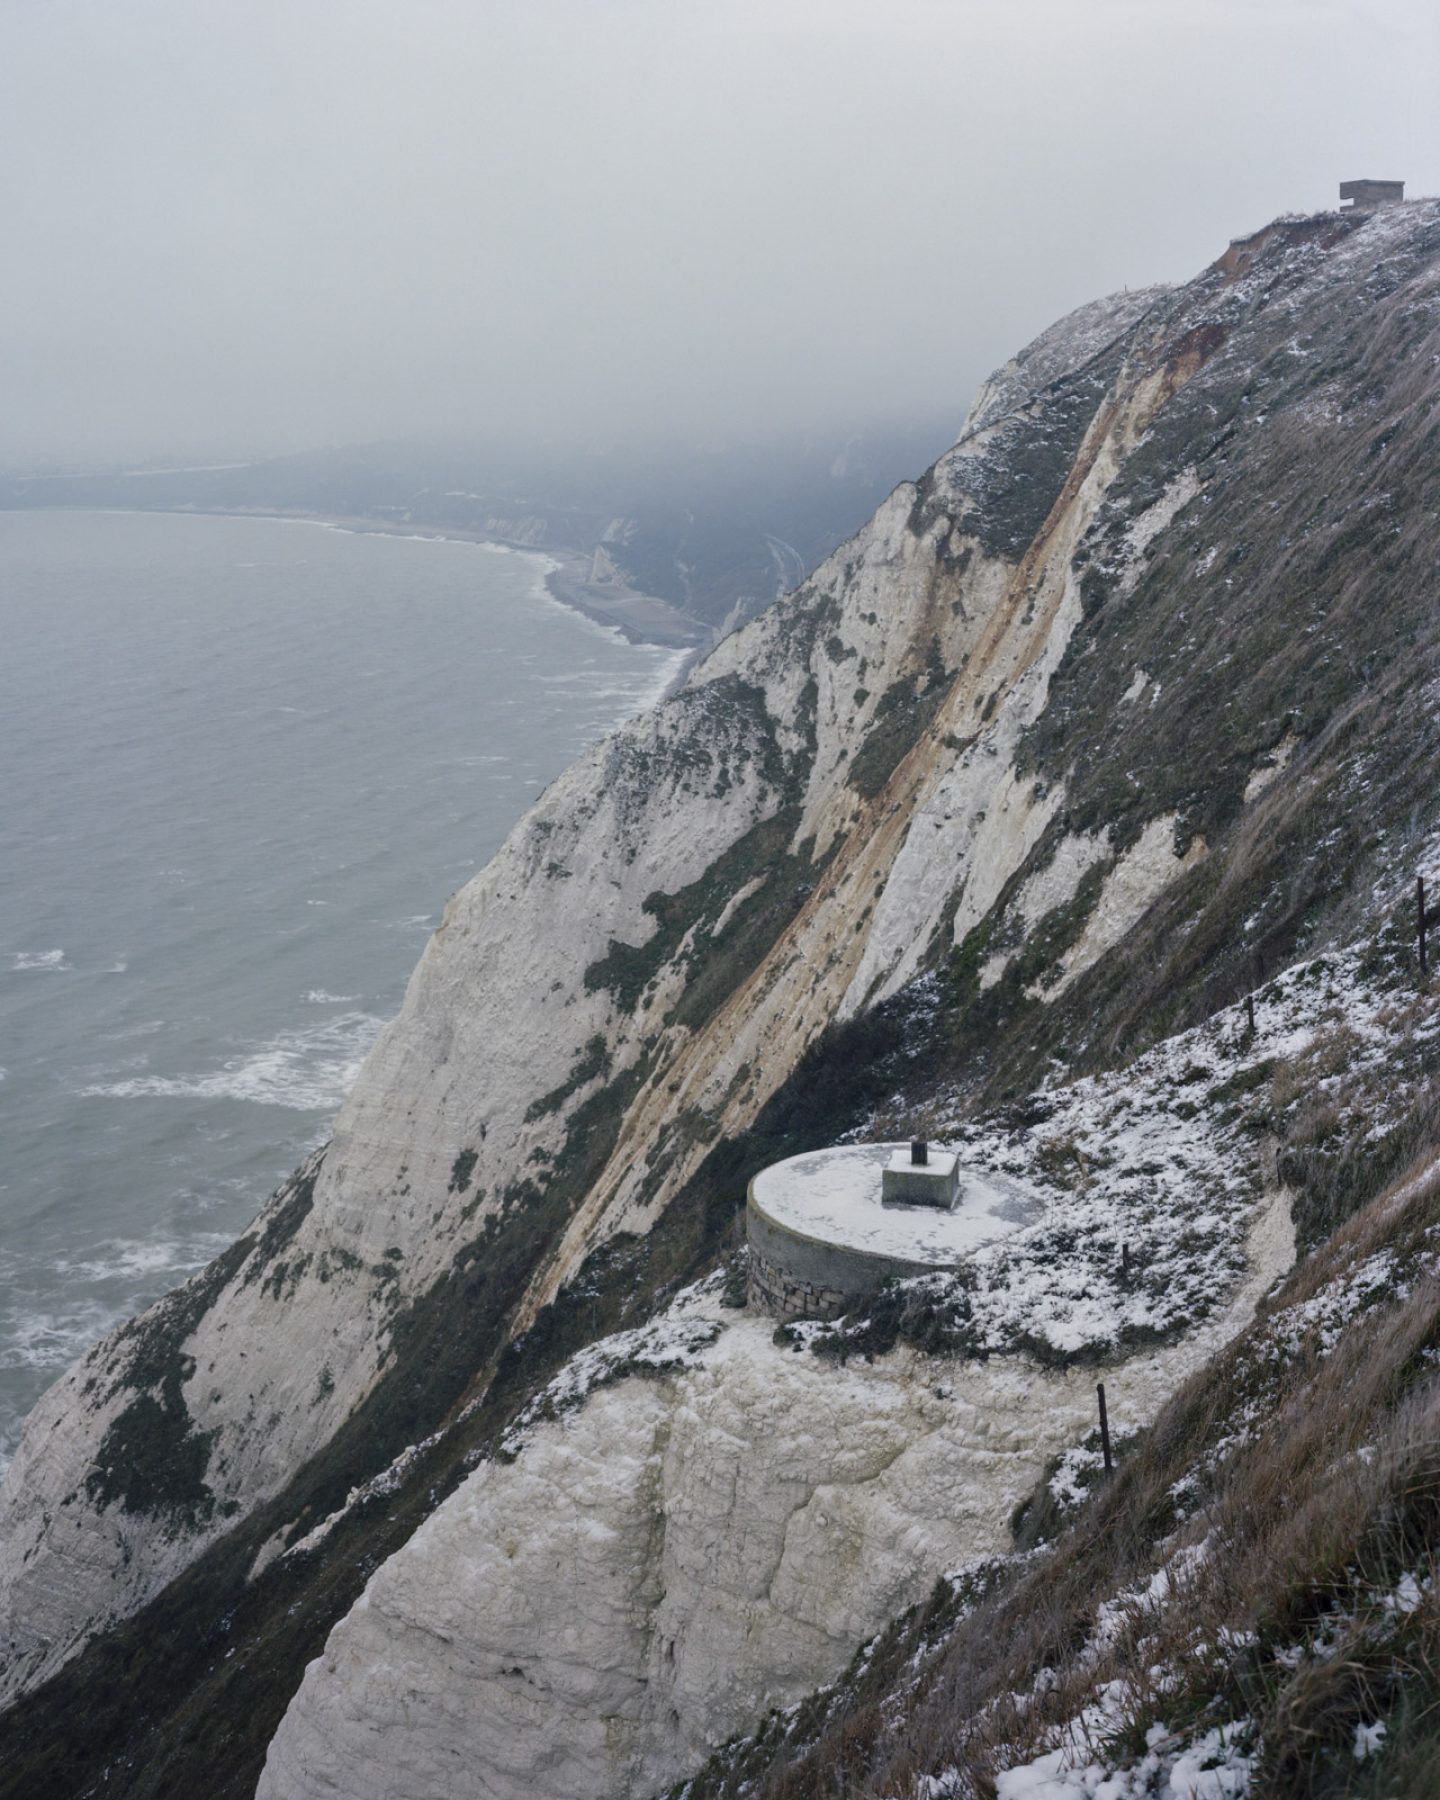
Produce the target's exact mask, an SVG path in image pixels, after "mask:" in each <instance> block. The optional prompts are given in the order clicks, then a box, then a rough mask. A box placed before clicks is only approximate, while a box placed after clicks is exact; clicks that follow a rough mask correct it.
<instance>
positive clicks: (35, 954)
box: [10, 950, 70, 974]
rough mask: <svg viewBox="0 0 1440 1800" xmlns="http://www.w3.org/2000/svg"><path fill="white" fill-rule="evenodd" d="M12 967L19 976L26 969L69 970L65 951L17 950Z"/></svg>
mask: <svg viewBox="0 0 1440 1800" xmlns="http://www.w3.org/2000/svg"><path fill="white" fill-rule="evenodd" d="M10 967H11V968H12V969H13V970H14V971H15V973H16V974H19V973H20V972H21V970H24V969H68V968H69V967H70V965H69V963H67V962H66V960H65V952H64V951H63V950H17V951H16V952H15V960H14V961H13V962H12V963H11V965H10Z"/></svg>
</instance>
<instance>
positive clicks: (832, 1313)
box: [745, 1195, 935, 1319]
mask: <svg viewBox="0 0 1440 1800" xmlns="http://www.w3.org/2000/svg"><path fill="white" fill-rule="evenodd" d="M877 1204H878V1202H877ZM745 1236H746V1238H747V1240H748V1242H749V1246H750V1270H749V1276H748V1280H747V1285H746V1303H747V1305H749V1306H750V1307H752V1308H753V1309H754V1310H755V1311H757V1312H764V1313H769V1314H770V1315H771V1317H772V1318H776V1319H834V1318H838V1317H839V1315H840V1314H841V1313H843V1312H846V1311H848V1309H849V1308H850V1307H851V1306H853V1305H854V1304H855V1302H856V1301H858V1300H863V1299H864V1298H865V1297H866V1296H867V1295H869V1294H873V1293H874V1291H875V1289H876V1288H878V1287H879V1286H880V1284H881V1282H882V1281H886V1280H888V1279H889V1278H890V1277H891V1276H892V1275H925V1274H929V1273H931V1272H932V1270H933V1268H934V1267H935V1265H934V1264H930V1263H910V1262H900V1261H898V1260H897V1259H896V1258H895V1257H891V1256H869V1255H867V1254H866V1253H865V1252H864V1251H863V1250H852V1249H848V1248H846V1247H844V1246H842V1245H839V1244H826V1243H822V1242H820V1240H819V1239H817V1238H807V1237H802V1236H801V1235H800V1234H799V1233H798V1232H794V1231H787V1230H786V1229H785V1227H784V1226H783V1225H777V1224H776V1223H775V1221H774V1220H773V1219H771V1218H769V1217H768V1216H767V1215H766V1214H765V1213H763V1212H761V1211H760V1209H759V1207H757V1206H756V1204H755V1200H754V1196H753V1195H752V1196H751V1198H750V1200H749V1202H748V1204H747V1205H746V1208H745Z"/></svg>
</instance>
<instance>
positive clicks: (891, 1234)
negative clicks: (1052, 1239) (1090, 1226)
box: [745, 1144, 1043, 1319]
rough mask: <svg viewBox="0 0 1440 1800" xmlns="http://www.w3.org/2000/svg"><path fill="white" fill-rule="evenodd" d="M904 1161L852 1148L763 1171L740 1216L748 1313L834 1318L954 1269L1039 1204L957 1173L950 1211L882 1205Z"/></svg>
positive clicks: (999, 1180)
mask: <svg viewBox="0 0 1440 1800" xmlns="http://www.w3.org/2000/svg"><path fill="white" fill-rule="evenodd" d="M931 1154H932V1156H937V1158H938V1157H939V1156H943V1153H936V1152H931ZM908 1157H909V1150H908V1146H906V1145H902V1144H849V1145H845V1146H843V1147H841V1148H838V1149H833V1150H810V1151H806V1152H805V1153H804V1154H803V1155H801V1156H791V1157H788V1158H787V1159H786V1161H784V1162H779V1163H772V1164H771V1165H770V1167H769V1168H768V1169H762V1170H761V1171H760V1173H759V1174H758V1175H757V1176H756V1177H755V1179H754V1180H753V1181H752V1182H751V1183H750V1193H749V1196H748V1200H747V1204H746V1208H745V1234H746V1237H747V1239H748V1241H749V1245H750V1273H749V1301H750V1304H751V1306H754V1307H757V1308H759V1309H760V1310H761V1311H763V1312H768V1313H772V1314H774V1316H775V1317H776V1318H781V1319H801V1318H809V1319H833V1318H835V1317H837V1316H838V1315H839V1314H840V1313H843V1312H845V1311H846V1310H847V1309H848V1308H849V1307H850V1306H852V1305H853V1304H854V1303H855V1302H856V1301H857V1300H861V1299H863V1298H865V1296H867V1295H868V1294H872V1293H873V1292H874V1291H875V1289H876V1288H877V1287H879V1286H880V1284H881V1282H882V1281H886V1280H888V1279H889V1278H890V1277H891V1276H895V1275H901V1276H904V1275H925V1274H929V1273H932V1272H933V1271H935V1270H937V1269H955V1268H959V1267H960V1265H961V1264H962V1263H964V1262H965V1260H966V1258H967V1257H968V1256H970V1255H971V1254H973V1252H974V1251H976V1250H978V1249H979V1247H980V1246H981V1245H982V1244H988V1243H990V1242H991V1241H992V1240H994V1239H995V1238H997V1237H1001V1236H1003V1235H1004V1234H1005V1233H1006V1232H1008V1231H1013V1230H1014V1229H1015V1228H1016V1226H1017V1225H1023V1224H1026V1223H1028V1222H1029V1220H1031V1219H1033V1218H1035V1217H1036V1216H1037V1215H1038V1213H1039V1211H1040V1208H1041V1206H1042V1204H1043V1202H1042V1200H1041V1198H1040V1196H1039V1195H1038V1194H1037V1193H1036V1192H1035V1191H1034V1189H1032V1188H1029V1187H1027V1186H1026V1185H1025V1184H1024V1183H1023V1182H1020V1181H1015V1180H1013V1179H1011V1178H1010V1177H1009V1176H1006V1175H997V1174H995V1173H994V1172H993V1171H991V1170H988V1169H967V1168H965V1167H964V1166H963V1165H961V1166H960V1168H959V1170H958V1180H959V1194H958V1198H957V1200H956V1203H955V1206H954V1209H953V1210H948V1209H946V1208H945V1207H943V1206H935V1205H926V1204H914V1205H906V1204H892V1203H891V1202H889V1201H888V1200H887V1201H885V1202H882V1200H881V1186H882V1179H883V1178H884V1176H885V1171H886V1169H887V1167H888V1168H890V1169H892V1170H893V1169H896V1168H897V1167H899V1166H900V1165H901V1164H902V1162H904V1161H907V1160H908Z"/></svg>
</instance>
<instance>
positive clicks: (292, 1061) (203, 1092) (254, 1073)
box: [79, 1012, 381, 1112]
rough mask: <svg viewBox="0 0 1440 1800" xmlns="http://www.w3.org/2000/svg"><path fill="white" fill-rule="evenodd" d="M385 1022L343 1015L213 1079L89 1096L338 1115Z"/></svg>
mask: <svg viewBox="0 0 1440 1800" xmlns="http://www.w3.org/2000/svg"><path fill="white" fill-rule="evenodd" d="M380 1026H381V1020H379V1019H377V1018H375V1017H374V1016H373V1015H372V1014H370V1013H354V1012H352V1013H342V1014H341V1015H340V1016H339V1017H338V1018H335V1019H327V1020H326V1021H325V1022H324V1023H323V1024H320V1025H312V1026H309V1027H307V1028H306V1029H304V1030H302V1031H284V1032H281V1033H280V1034H279V1036H278V1037H276V1038H274V1039H273V1040H272V1041H271V1042H270V1043H268V1044H264V1045H261V1046H260V1047H259V1048H257V1049H255V1050H252V1051H249V1052H248V1053H246V1054H245V1055H243V1056H235V1057H231V1059H230V1060H229V1061H228V1062H226V1063H225V1064H223V1065H222V1067H220V1068H219V1069H216V1070H214V1071H213V1072H212V1073H211V1074H208V1075H182V1076H168V1075H141V1076H135V1077H133V1078H131V1079H130V1080H126V1081H110V1082H97V1083H95V1084H93V1085H92V1086H89V1087H83V1088H81V1089H79V1092H80V1093H81V1094H82V1095H85V1096H91V1097H102V1098H106V1099H113V1100H133V1099H144V1098H163V1099H176V1100H250V1101H254V1102H255V1103H256V1104H257V1105H260V1106H285V1107H289V1108H290V1109H291V1110H292V1111H294V1112H334V1111H335V1109H336V1108H337V1107H338V1106H339V1105H340V1104H341V1102H342V1101H343V1100H344V1098H345V1096H346V1095H347V1094H348V1093H349V1091H350V1088H351V1085H352V1084H353V1082H354V1080H355V1077H356V1076H357V1075H358V1074H359V1072H360V1065H361V1063H363V1062H364V1060H365V1057H366V1055H367V1053H368V1051H369V1049H370V1046H371V1044H373V1043H374V1041H375V1037H376V1034H377V1033H378V1032H379V1030H380Z"/></svg>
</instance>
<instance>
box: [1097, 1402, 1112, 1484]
mask: <svg viewBox="0 0 1440 1800" xmlns="http://www.w3.org/2000/svg"><path fill="white" fill-rule="evenodd" d="M1095 1392H1096V1393H1097V1394H1098V1395H1099V1396H1100V1450H1101V1453H1102V1454H1103V1456H1104V1458H1105V1473H1106V1474H1107V1475H1108V1474H1109V1473H1110V1471H1111V1470H1112V1469H1113V1468H1114V1467H1115V1459H1114V1457H1113V1456H1111V1454H1110V1415H1109V1413H1108V1412H1106V1410H1105V1383H1104V1382H1103V1381H1102V1382H1101V1383H1100V1385H1099V1387H1097V1388H1096V1390H1095Z"/></svg>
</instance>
